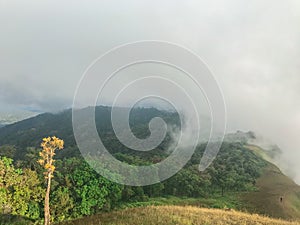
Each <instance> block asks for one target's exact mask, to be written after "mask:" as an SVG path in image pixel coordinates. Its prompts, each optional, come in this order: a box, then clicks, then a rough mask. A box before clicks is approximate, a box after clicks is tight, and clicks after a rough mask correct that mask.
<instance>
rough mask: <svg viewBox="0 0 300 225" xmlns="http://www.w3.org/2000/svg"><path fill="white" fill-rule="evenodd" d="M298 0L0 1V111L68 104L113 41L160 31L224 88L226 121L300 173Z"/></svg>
mask: <svg viewBox="0 0 300 225" xmlns="http://www.w3.org/2000/svg"><path fill="white" fill-rule="evenodd" d="M299 21H300V3H299V1H298V0H287V1H279V0H278V1H277V0H275V1H274V0H265V1H261V0H253V1H240V0H213V1H196V0H195V1H173V0H172V1H171V0H169V1H163V2H162V1H106V0H105V1H85V2H83V1H81V2H76V1H67V0H63V1H33V0H29V1H26V2H24V1H16V0H10V1H6V0H4V1H1V3H0V26H1V39H0V59H1V60H0V79H1V82H0V108H1V110H0V111H4V110H5V109H6V108H9V110H12V109H15V110H17V109H20V108H22V109H24V108H27V107H28V108H30V109H32V108H34V109H38V110H41V111H57V110H61V109H64V108H67V107H71V105H72V99H73V94H74V92H75V90H76V86H77V83H78V81H79V79H80V77H81V76H82V74H83V72H84V71H85V69H86V68H87V66H88V65H89V64H90V63H91V62H92V61H93V60H94V59H95V58H96V57H98V56H99V55H101V54H103V53H104V52H106V51H107V50H109V49H111V48H112V47H114V46H116V45H120V44H124V43H127V42H132V41H138V40H145V39H146V40H149V39H155V40H164V41H169V42H174V43H178V44H181V45H184V46H186V47H187V48H189V49H191V50H193V51H194V52H196V53H197V54H198V55H199V56H200V57H201V58H203V59H204V61H205V62H206V63H207V64H208V65H209V66H210V67H211V69H212V71H213V72H214V74H215V76H216V78H217V80H218V81H219V83H220V86H221V88H222V90H223V92H224V97H225V99H226V104H227V111H228V130H229V131H235V130H236V129H241V130H253V131H256V132H258V133H260V134H261V135H263V136H265V137H266V138H269V139H270V140H272V141H273V142H275V143H277V144H278V145H279V146H280V147H281V148H282V149H283V151H284V158H285V159H284V160H285V161H288V162H289V167H290V168H287V169H288V170H290V171H293V174H294V175H295V179H296V180H297V181H298V182H300V173H297V171H300V166H299V163H298V161H299V159H300V149H299V146H300V139H299V134H300V88H299V87H300V28H299V27H300V26H299V25H300V24H299V23H300V22H299Z"/></svg>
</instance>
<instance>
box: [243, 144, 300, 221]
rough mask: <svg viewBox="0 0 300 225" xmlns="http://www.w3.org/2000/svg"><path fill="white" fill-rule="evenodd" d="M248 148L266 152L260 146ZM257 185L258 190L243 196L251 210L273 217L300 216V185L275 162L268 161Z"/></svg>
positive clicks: (260, 152)
mask: <svg viewBox="0 0 300 225" xmlns="http://www.w3.org/2000/svg"><path fill="white" fill-rule="evenodd" d="M247 148H248V149H249V150H250V151H256V153H257V154H260V155H262V156H263V154H264V153H263V149H261V148H259V147H258V146H250V145H249V146H247ZM256 186H257V188H258V190H257V191H255V192H249V193H247V194H246V195H244V197H243V200H244V201H245V202H247V203H248V204H249V209H250V210H251V211H253V212H257V213H261V214H267V215H269V216H272V217H281V218H297V219H299V218H300V187H299V185H297V184H295V182H294V181H293V180H292V179H291V178H289V177H288V176H286V175H284V174H283V173H282V172H281V171H280V169H279V168H278V167H276V166H275V165H274V164H272V163H268V165H267V166H266V167H265V168H264V170H263V173H262V175H261V177H260V178H259V179H258V180H257V182H256Z"/></svg>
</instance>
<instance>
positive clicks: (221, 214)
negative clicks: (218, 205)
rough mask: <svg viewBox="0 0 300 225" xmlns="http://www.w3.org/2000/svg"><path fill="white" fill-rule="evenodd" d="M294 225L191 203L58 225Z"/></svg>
mask: <svg viewBox="0 0 300 225" xmlns="http://www.w3.org/2000/svg"><path fill="white" fill-rule="evenodd" d="M100 224H110V225H154V224H155V225H156V224H159V225H176V224H178V225H179V224H183V225H194V224H195V225H227V224H228V225H296V224H299V225H300V223H298V222H288V221H284V220H277V219H271V218H268V217H263V216H259V215H256V214H254V215H250V214H246V213H241V212H237V211H225V210H218V209H205V208H198V207H192V206H149V207H143V208H131V209H126V210H121V211H114V212H111V213H103V214H100V215H96V216H91V217H88V218H83V219H80V220H76V221H70V222H67V223H63V224H62V225H100Z"/></svg>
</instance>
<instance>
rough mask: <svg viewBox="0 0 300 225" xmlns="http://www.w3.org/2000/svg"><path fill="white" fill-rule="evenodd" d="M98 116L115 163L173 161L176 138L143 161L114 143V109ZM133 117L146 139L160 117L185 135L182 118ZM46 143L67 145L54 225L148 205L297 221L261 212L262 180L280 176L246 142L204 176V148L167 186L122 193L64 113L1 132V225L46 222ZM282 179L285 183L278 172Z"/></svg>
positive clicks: (54, 194)
mask: <svg viewBox="0 0 300 225" xmlns="http://www.w3.org/2000/svg"><path fill="white" fill-rule="evenodd" d="M97 112H98V114H96V122H97V128H98V130H99V134H100V136H101V137H102V141H103V143H104V144H105V145H106V147H107V148H108V149H109V150H110V152H111V153H112V154H113V155H114V156H115V157H116V158H117V159H119V160H121V161H123V162H127V163H129V164H132V165H147V164H153V163H157V162H160V161H162V160H163V159H165V158H166V157H167V156H168V155H169V154H170V152H169V151H168V149H169V146H170V144H171V143H172V140H171V138H170V135H167V136H166V138H165V140H164V141H163V143H162V144H161V145H160V146H158V147H157V148H156V149H154V150H153V151H151V152H138V153H137V152H136V151H132V150H130V149H128V148H126V147H125V146H123V145H122V144H121V143H120V142H119V141H118V139H117V138H116V137H115V135H114V134H113V132H112V127H111V124H110V123H108V122H107V121H110V108H108V107H99V108H97ZM132 114H133V116H132V115H131V119H130V124H131V128H132V130H133V132H134V133H135V135H136V136H138V137H141V138H143V137H146V136H147V135H149V130H148V122H149V121H150V119H151V118H153V117H155V116H160V117H162V118H164V119H165V121H167V123H168V125H169V126H177V127H180V124H179V123H178V115H177V114H176V113H169V112H163V111H159V110H156V109H135V110H133V112H132ZM48 135H51V136H54V135H56V136H59V137H61V138H62V139H64V141H65V142H64V146H65V148H64V150H63V151H59V152H58V153H57V155H56V156H55V160H56V162H55V167H56V168H55V171H54V170H53V175H54V177H53V178H52V180H51V192H49V193H50V209H51V221H52V222H55V223H56V222H61V221H66V220H73V219H76V218H81V217H86V216H91V215H95V214H99V213H100V214H101V215H109V214H103V213H104V212H111V211H114V210H120V209H126V208H132V207H140V206H149V205H157V206H162V205H193V206H200V207H207V208H219V209H236V210H246V211H253V212H258V213H264V214H268V212H271V213H269V215H272V216H280V217H289V215H292V214H288V213H287V212H288V211H284V210H282V213H281V214H278V215H276V214H273V212H272V210H271V209H266V210H264V209H263V208H260V210H257V208H259V207H260V205H258V204H256V202H255V199H257V198H260V199H261V201H262V202H263V201H266V200H267V198H264V196H263V194H261V195H259V193H261V191H264V192H266V191H265V189H264V186H262V185H261V183H262V182H261V178H262V177H265V176H268V179H270V180H272V176H273V175H274V174H273V173H271V174H268V175H265V174H266V173H267V171H269V170H268V168H269V167H270V163H268V162H267V161H265V160H264V159H263V158H262V157H261V156H260V155H259V154H257V152H256V151H253V150H251V148H249V146H245V142H244V141H240V142H236V143H234V142H224V143H223V144H222V147H221V150H220V152H219V154H218V156H217V158H216V159H215V160H214V162H213V163H212V164H211V165H210V167H209V168H208V169H207V170H205V171H204V172H199V170H198V164H199V162H200V159H201V157H202V155H203V152H204V149H205V147H206V144H205V143H203V144H200V145H199V146H198V147H197V149H196V151H195V153H194V155H193V156H192V158H191V160H190V161H189V162H188V163H187V165H186V166H185V167H184V168H183V169H182V170H181V171H179V172H178V173H177V174H176V175H174V176H173V177H171V178H169V179H168V180H166V181H163V182H162V183H159V184H155V185H150V186H145V187H131V186H124V185H120V184H116V183H113V182H111V181H110V180H108V179H106V178H104V177H102V176H100V175H99V174H98V173H96V172H95V171H94V170H93V169H92V168H91V167H90V166H89V165H88V164H87V163H86V162H85V161H84V160H83V159H82V157H81V156H80V154H79V151H78V149H77V147H76V145H75V140H74V137H73V133H72V126H71V112H70V111H65V112H62V113H60V114H57V115H52V114H43V115H39V116H37V117H35V118H32V119H28V120H25V121H21V122H19V123H16V124H13V125H10V126H7V127H4V128H1V129H0V145H1V146H0V156H1V158H0V167H1V168H0V169H1V170H0V171H1V174H0V210H1V212H2V216H1V217H0V221H1V224H22V223H23V224H30V223H32V224H33V223H42V222H43V217H44V216H43V208H44V202H43V197H44V196H45V187H46V186H47V185H46V183H45V178H44V175H43V172H44V167H43V166H42V165H40V164H39V163H38V162H37V161H38V159H39V152H40V150H41V149H39V143H40V142H41V140H42V137H43V136H48ZM274 168H275V167H274ZM277 173H278V174H281V176H282V177H285V176H284V175H282V173H280V171H278V172H277ZM268 185H273V184H272V183H269V182H268V183H267V184H266V187H269V188H272V187H270V186H268ZM285 185H286V182H283V184H281V188H285ZM291 185H292V183H291ZM293 185H295V184H293ZM294 187H298V186H296V185H295V186H294ZM297 193H298V192H291V195H289V196H290V197H295V196H296V197H297V199H299V198H298V194H297ZM299 193H300V192H299ZM256 195H258V196H256ZM252 196H253V197H252ZM250 199H251V200H253V201H254V202H251V201H250ZM276 199H277V200H278V198H277V197H276ZM286 201H287V200H286ZM289 202H291V200H289ZM299 206H300V203H299V202H298V201H296V200H294V203H293V204H291V205H290V206H289V207H290V208H294V211H297V210H298V207H299ZM112 215H113V214H112ZM293 215H294V214H293ZM104 217H105V216H104ZM101 218H102V216H101ZM293 218H296V216H295V217H293ZM299 218H300V215H299ZM5 221H8V222H5ZM174 221H175V220H174ZM124 224H126V223H125V222H124ZM150 224H151V223H150ZM187 224H189V223H188V222H187ZM208 224H209V223H208Z"/></svg>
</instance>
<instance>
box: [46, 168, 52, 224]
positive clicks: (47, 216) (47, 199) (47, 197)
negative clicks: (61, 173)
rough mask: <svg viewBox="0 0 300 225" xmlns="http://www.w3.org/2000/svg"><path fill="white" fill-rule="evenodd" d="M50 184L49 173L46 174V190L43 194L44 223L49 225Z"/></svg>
mask: <svg viewBox="0 0 300 225" xmlns="http://www.w3.org/2000/svg"><path fill="white" fill-rule="evenodd" d="M50 186H51V173H49V174H48V181H47V191H46V196H45V225H50V206H49V199H50Z"/></svg>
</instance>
